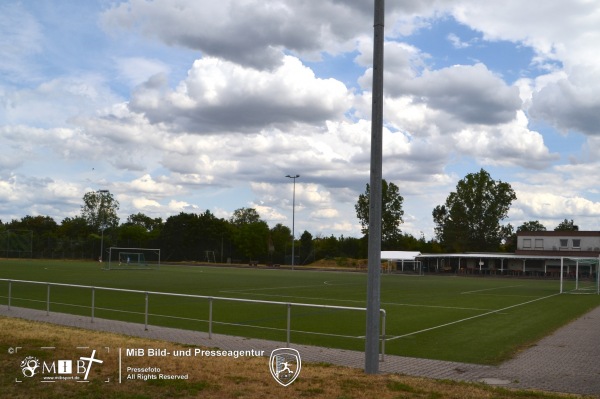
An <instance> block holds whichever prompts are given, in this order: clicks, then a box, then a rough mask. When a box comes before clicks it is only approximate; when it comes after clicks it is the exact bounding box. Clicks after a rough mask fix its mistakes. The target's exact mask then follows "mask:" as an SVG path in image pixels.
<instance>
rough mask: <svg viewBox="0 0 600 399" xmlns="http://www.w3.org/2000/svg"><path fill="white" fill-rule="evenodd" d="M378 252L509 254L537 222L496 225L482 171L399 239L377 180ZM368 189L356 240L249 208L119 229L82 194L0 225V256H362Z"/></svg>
mask: <svg viewBox="0 0 600 399" xmlns="http://www.w3.org/2000/svg"><path fill="white" fill-rule="evenodd" d="M382 183H383V184H382V213H383V214H382V249H383V250H405V251H420V252H422V253H441V252H450V253H453V252H465V251H468V252H477V251H484V252H497V251H506V252H511V251H514V249H515V248H514V247H515V244H516V232H519V231H544V230H546V228H545V227H544V226H543V225H542V224H541V223H540V222H539V221H529V222H526V223H524V224H522V225H521V226H519V227H517V229H516V231H515V229H514V228H513V226H511V225H510V224H502V221H503V220H505V219H506V218H507V215H508V211H509V209H510V205H511V204H512V201H514V200H515V199H516V195H515V192H514V191H513V189H512V188H511V186H510V184H508V183H505V182H502V181H496V180H494V179H492V178H491V176H490V175H489V173H488V172H486V171H485V170H483V169H481V170H480V171H479V172H478V173H472V174H468V175H467V176H466V177H465V178H464V179H462V180H460V181H459V182H458V184H457V186H456V191H453V192H451V193H450V194H449V195H448V197H447V199H446V201H445V203H444V204H442V205H439V206H436V207H435V208H434V210H433V212H432V217H433V221H434V223H435V237H434V238H432V239H430V240H426V239H425V237H424V236H423V235H421V237H418V238H416V237H414V236H412V235H410V234H406V233H403V232H402V230H401V225H402V223H403V215H404V210H403V208H402V206H403V201H404V199H403V197H402V196H401V195H400V190H399V188H398V186H396V185H395V184H394V183H392V182H389V183H388V182H387V181H386V180H383V181H382ZM369 197H370V192H369V185H368V184H367V186H366V190H365V192H364V193H363V194H360V195H359V197H358V200H357V203H356V205H355V210H356V216H357V218H358V219H359V221H360V223H361V226H362V230H361V231H362V233H363V236H362V237H360V238H354V237H344V236H340V237H334V236H333V235H331V236H329V237H322V236H316V237H314V236H313V235H312V234H311V233H310V232H308V231H304V232H303V233H302V234H301V236H300V237H299V239H294V240H292V234H291V230H290V228H289V227H288V226H285V225H283V224H277V225H275V226H274V227H272V228H270V227H269V226H268V224H267V222H266V221H264V220H263V219H261V217H260V215H259V214H258V212H257V211H256V210H255V209H253V208H240V209H237V210H235V211H234V212H233V215H232V216H231V217H230V218H229V219H224V218H218V217H216V216H215V215H213V214H212V213H211V212H210V211H208V210H206V211H205V212H204V213H198V214H195V213H184V212H182V213H179V214H178V215H174V216H170V217H168V218H167V219H166V220H163V219H162V218H152V217H150V216H147V215H145V214H143V213H137V214H132V215H129V216H128V217H127V219H126V221H125V222H123V223H121V222H120V219H119V217H118V215H117V211H118V209H119V203H118V201H117V200H116V199H115V198H114V196H113V195H112V194H111V193H110V192H108V191H106V190H100V191H95V192H88V193H86V194H85V195H84V197H83V205H82V206H81V212H80V214H79V215H78V216H75V217H67V218H65V219H63V220H62V221H61V222H60V223H57V222H56V221H55V220H54V219H53V218H52V217H50V216H29V215H28V216H24V217H23V218H21V219H20V220H12V221H10V222H7V223H2V221H0V256H6V257H14V256H17V257H18V256H25V257H35V258H77V259H98V258H99V257H100V256H104V257H105V256H106V252H107V249H108V248H109V247H111V246H115V247H125V248H160V249H161V257H162V259H163V261H216V262H233V263H241V262H248V261H250V260H255V261H259V262H261V263H274V264H290V263H291V254H292V245H294V253H295V255H296V259H295V261H294V264H306V263H310V262H312V261H314V260H318V259H323V258H340V257H347V258H355V259H364V258H366V257H367V251H368V249H367V238H366V237H367V236H368V233H369V222H368V220H369V217H368V212H369ZM577 229H578V227H577V226H576V225H575V224H574V222H573V220H570V221H569V220H566V219H565V220H564V221H563V222H561V223H560V224H559V225H558V226H557V227H556V228H555V230H577Z"/></svg>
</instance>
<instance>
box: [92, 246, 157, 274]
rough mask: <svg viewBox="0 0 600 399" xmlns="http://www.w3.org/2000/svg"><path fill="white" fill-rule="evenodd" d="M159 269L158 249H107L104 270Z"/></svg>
mask: <svg viewBox="0 0 600 399" xmlns="http://www.w3.org/2000/svg"><path fill="white" fill-rule="evenodd" d="M159 268H160V249H158V248H121V247H110V248H109V249H108V262H104V264H103V269H105V270H158V269H159Z"/></svg>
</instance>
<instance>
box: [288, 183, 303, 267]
mask: <svg viewBox="0 0 600 399" xmlns="http://www.w3.org/2000/svg"><path fill="white" fill-rule="evenodd" d="M286 177H289V178H290V179H294V191H293V194H292V270H294V247H295V245H294V240H295V239H296V233H295V228H296V226H295V224H296V179H297V178H299V177H300V175H294V176H290V175H287V176H286Z"/></svg>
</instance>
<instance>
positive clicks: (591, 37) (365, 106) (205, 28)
mask: <svg viewBox="0 0 600 399" xmlns="http://www.w3.org/2000/svg"><path fill="white" fill-rule="evenodd" d="M598 26H600V1H598V0H572V1H569V2H565V1H562V0H546V1H544V2H523V1H520V0H519V1H517V0H505V1H502V2H482V1H480V0H405V1H402V0H396V1H393V0H388V1H387V2H386V14H385V50H384V51H385V61H384V133H383V178H384V179H386V180H387V181H388V182H393V183H394V184H396V185H397V186H398V187H399V191H400V194H401V195H402V196H403V197H404V203H403V209H404V223H403V224H402V225H401V229H402V231H403V232H405V233H409V234H412V235H414V236H416V237H420V236H421V235H423V236H425V237H426V238H427V239H430V238H433V237H434V230H433V229H434V223H433V219H432V211H433V209H434V208H435V207H436V206H437V205H441V204H443V203H444V202H445V200H446V198H447V196H448V195H449V194H450V192H452V191H454V190H455V188H456V184H457V183H458V181H459V180H461V179H462V178H464V177H465V176H466V175H467V174H469V173H477V172H478V171H479V170H480V169H482V168H483V169H485V170H486V171H488V172H489V173H490V175H491V176H492V178H493V179H495V180H499V181H503V182H507V183H510V184H511V186H512V188H513V189H514V190H515V193H516V195H517V199H516V200H515V201H514V202H513V204H512V206H511V209H510V212H509V215H508V218H507V219H506V220H505V221H504V223H511V224H512V225H513V226H514V227H515V228H516V227H517V226H519V225H521V224H522V223H524V222H526V221H531V220H538V221H540V222H541V223H542V224H543V225H545V226H546V227H547V228H548V229H549V230H552V229H553V228H554V227H556V226H557V225H558V224H559V223H560V222H561V221H562V220H564V219H568V220H571V219H573V220H574V222H575V224H576V225H578V226H579V228H580V230H600V192H599V187H600V173H598V172H597V171H598V170H600V168H599V167H600V138H599V134H600V130H599V129H600V96H598V94H597V93H598V92H600V52H599V51H598V43H600V29H598ZM372 57H373V2H372V1H367V0H343V1H342V0H293V1H292V0H270V1H266V2H265V1H264V0H220V1H218V2H215V1H212V0H211V1H208V0H154V1H148V0H128V1H123V0H116V1H115V0H110V1H105V0H88V1H68V0H47V1H37V0H20V1H19V0H3V1H2V2H0V220H2V222H9V221H10V220H13V219H20V218H22V217H24V216H26V215H30V216H38V215H42V216H50V217H52V218H53V219H55V220H56V221H57V222H58V223H60V222H61V221H62V220H63V219H64V218H66V217H73V216H77V215H79V214H80V210H81V205H82V204H83V201H82V199H83V196H84V194H85V193H86V192H89V191H95V190H109V191H110V192H111V193H112V194H113V195H114V197H115V198H116V199H117V200H118V201H119V203H120V209H119V216H120V217H121V221H122V222H125V221H126V219H127V217H128V216H129V215H131V214H136V213H139V212H141V213H143V214H146V215H148V216H151V217H162V218H163V219H166V218H168V217H169V216H171V215H177V214H179V213H180V212H187V213H204V212H205V211H206V210H208V211H210V212H211V213H213V214H214V215H215V216H217V217H219V218H226V219H228V218H230V217H231V216H232V214H233V212H234V211H235V210H236V209H239V208H245V207H251V208H255V209H256V210H257V211H258V213H259V214H260V216H261V217H262V219H263V220H265V221H266V222H267V223H268V224H269V226H270V227H273V226H275V225H276V224H278V223H281V224H283V225H286V226H289V227H291V226H292V217H293V216H294V220H295V223H294V229H295V234H296V236H297V237H299V236H300V234H301V233H302V232H303V231H305V230H306V231H309V232H310V233H311V234H312V235H313V237H319V236H330V235H334V236H336V237H339V236H345V237H360V236H361V233H360V223H359V220H358V219H357V217H356V212H355V209H354V205H355V204H356V202H357V200H358V196H359V194H362V193H364V192H365V188H366V184H367V183H368V182H369V178H370V177H369V172H370V139H371V121H370V119H371V86H372ZM296 174H297V175H299V176H300V177H299V178H297V179H296V182H295V207H294V209H295V211H293V209H292V208H293V206H292V205H293V203H294V184H293V180H292V179H290V178H287V177H286V176H287V175H296Z"/></svg>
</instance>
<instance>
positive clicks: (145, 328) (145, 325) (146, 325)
mask: <svg viewBox="0 0 600 399" xmlns="http://www.w3.org/2000/svg"><path fill="white" fill-rule="evenodd" d="M144 330H146V331H148V291H146V311H145V312H144Z"/></svg>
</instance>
